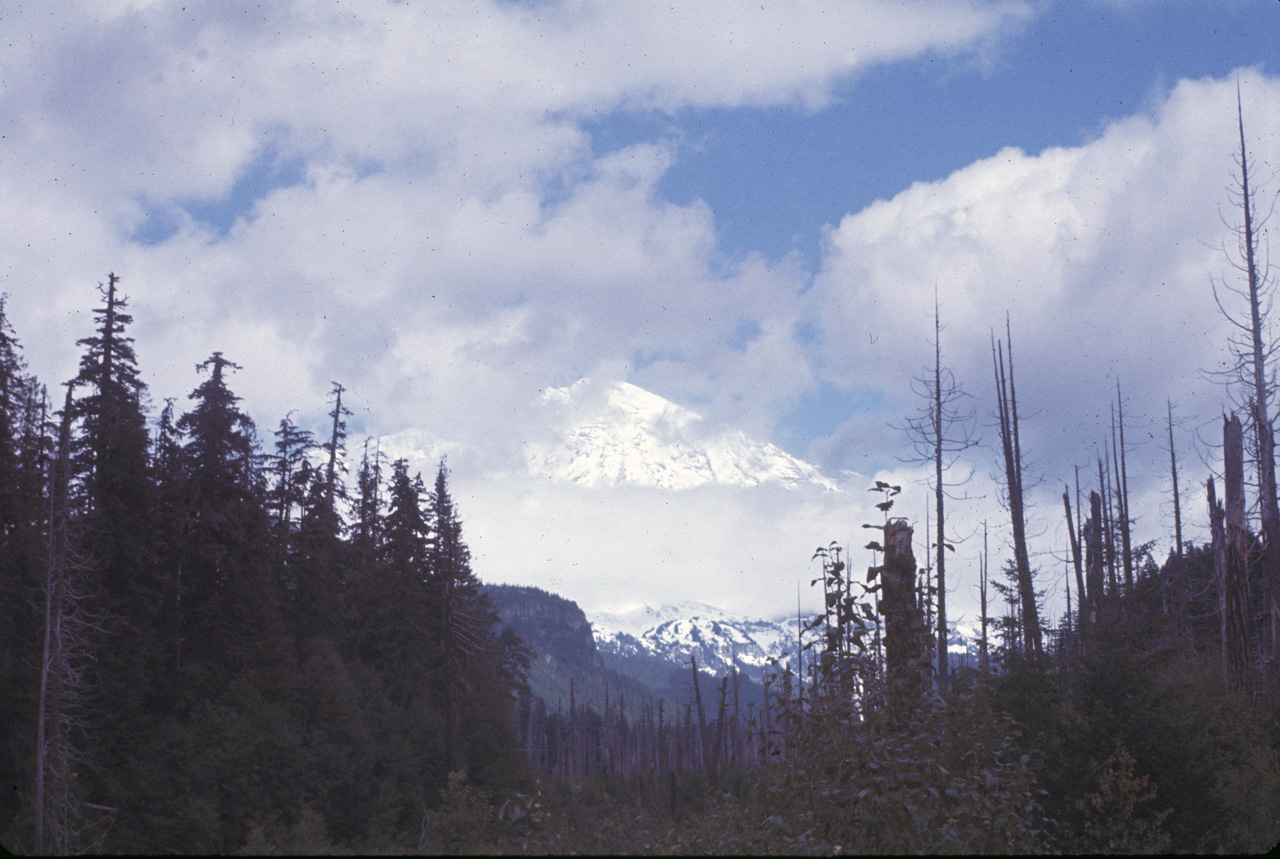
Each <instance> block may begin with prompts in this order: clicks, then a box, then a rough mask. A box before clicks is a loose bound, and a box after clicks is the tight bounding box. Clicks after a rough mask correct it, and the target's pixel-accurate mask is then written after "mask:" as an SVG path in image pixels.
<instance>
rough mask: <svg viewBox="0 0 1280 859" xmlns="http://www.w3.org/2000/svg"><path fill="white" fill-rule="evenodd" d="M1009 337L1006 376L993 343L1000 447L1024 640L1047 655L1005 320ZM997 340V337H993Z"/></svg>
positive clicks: (1001, 356)
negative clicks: (1030, 542)
mask: <svg viewBox="0 0 1280 859" xmlns="http://www.w3.org/2000/svg"><path fill="white" fill-rule="evenodd" d="M1005 338H1006V340H1007V342H1008V349H1009V368H1008V373H1007V375H1006V372H1005V365H1004V344H997V343H996V342H992V344H991V357H992V363H993V364H994V365H995V375H996V400H997V403H998V406H999V417H1000V444H1001V448H1002V449H1003V452H1004V472H1005V489H1006V491H1007V493H1008V502H1009V516H1010V519H1011V520H1012V525H1013V560H1014V567H1015V570H1016V575H1017V580H1018V597H1019V603H1020V605H1021V618H1020V622H1021V627H1022V640H1023V641H1024V642H1026V643H1027V651H1028V653H1030V654H1032V655H1033V656H1036V657H1039V656H1041V655H1042V654H1043V652H1044V651H1043V645H1042V643H1041V641H1040V617H1039V614H1038V613H1037V611H1036V593H1035V584H1034V582H1033V580H1032V576H1031V559H1030V556H1029V555H1028V554H1027V526H1026V514H1025V511H1024V504H1023V493H1022V446H1021V444H1020V443H1019V440H1018V392H1017V387H1016V385H1015V384H1014V376H1013V335H1012V333H1011V332H1010V330H1009V320H1008V317H1006V318H1005ZM992 340H993V341H994V338H992Z"/></svg>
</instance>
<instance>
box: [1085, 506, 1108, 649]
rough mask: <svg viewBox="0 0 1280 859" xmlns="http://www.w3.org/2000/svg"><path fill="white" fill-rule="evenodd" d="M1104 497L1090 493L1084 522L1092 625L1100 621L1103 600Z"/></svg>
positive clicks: (1087, 602) (1087, 617)
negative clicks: (1100, 605) (1087, 516)
mask: <svg viewBox="0 0 1280 859" xmlns="http://www.w3.org/2000/svg"><path fill="white" fill-rule="evenodd" d="M1102 539H1103V525H1102V497H1101V496H1100V495H1098V493H1096V492H1090V493H1089V519H1088V520H1087V521H1086V522H1085V523H1084V540H1085V553H1084V557H1085V569H1086V571H1087V574H1086V578H1085V582H1086V585H1087V591H1086V593H1085V600H1084V601H1085V604H1086V605H1087V607H1088V610H1087V612H1086V613H1085V617H1086V619H1087V620H1088V623H1089V625H1090V626H1093V625H1095V624H1097V622H1098V604H1099V603H1100V602H1101V601H1102V580H1103V561H1104V555H1105V552H1104V550H1103V546H1102Z"/></svg>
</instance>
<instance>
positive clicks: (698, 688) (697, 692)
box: [689, 655, 707, 769]
mask: <svg viewBox="0 0 1280 859" xmlns="http://www.w3.org/2000/svg"><path fill="white" fill-rule="evenodd" d="M689 663H690V665H692V667H693V694H694V696H695V697H696V699H697V702H698V728H697V731H698V734H697V742H696V745H695V747H694V748H695V749H696V750H697V756H698V768H699V769H704V768H705V767H706V765H707V756H706V749H705V748H704V747H703V737H704V735H705V734H706V730H707V717H706V714H705V713H704V711H703V709H702V685H701V684H700V683H699V682H698V658H697V657H696V656H693V655H690V656H689Z"/></svg>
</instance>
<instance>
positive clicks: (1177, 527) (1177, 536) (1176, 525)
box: [1168, 401, 1182, 558]
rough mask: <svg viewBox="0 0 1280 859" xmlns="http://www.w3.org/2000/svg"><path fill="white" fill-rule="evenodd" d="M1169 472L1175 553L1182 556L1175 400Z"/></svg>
mask: <svg viewBox="0 0 1280 859" xmlns="http://www.w3.org/2000/svg"><path fill="white" fill-rule="evenodd" d="M1168 405H1169V473H1170V474H1171V475H1172V476H1173V553H1174V555H1176V556H1177V557H1179V558H1181V557H1182V502H1181V501H1180V499H1179V497H1178V455H1177V453H1176V452H1175V451H1174V448H1173V402H1172V401H1169V404H1168Z"/></svg>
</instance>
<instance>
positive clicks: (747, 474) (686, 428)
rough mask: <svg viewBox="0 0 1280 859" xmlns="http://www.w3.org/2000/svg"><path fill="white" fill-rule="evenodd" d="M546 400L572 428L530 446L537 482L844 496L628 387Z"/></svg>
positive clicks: (767, 451)
mask: <svg viewBox="0 0 1280 859" xmlns="http://www.w3.org/2000/svg"><path fill="white" fill-rule="evenodd" d="M600 393H603V396H600V395H599V394H600ZM542 398H543V401H544V402H545V403H547V404H548V405H549V406H553V407H558V408H561V409H563V410H564V411H565V418H566V423H567V427H566V429H565V430H564V432H563V433H562V435H561V437H560V438H559V439H558V440H557V441H556V442H553V443H551V444H532V443H531V444H529V445H526V448H525V454H526V458H527V460H528V464H529V470H530V471H531V472H532V473H534V474H536V475H539V476H543V477H550V478H553V479H557V480H563V481H568V482H574V483H581V484H584V485H587V486H613V485H618V484H633V485H640V486H653V487H657V488H660V489H688V488H692V487H695V486H702V485H705V484H722V485H731V486H759V485H761V484H766V483H775V484H780V485H782V486H785V487H787V488H792V489H794V488H798V487H800V486H803V485H816V486H819V487H822V488H823V489H827V490H831V491H838V489H837V487H836V485H835V484H834V483H832V482H831V481H830V480H828V479H827V478H826V477H824V476H823V475H822V474H821V473H820V472H819V471H818V470H817V468H815V467H814V466H813V465H811V464H809V463H807V462H804V461H803V460H800V459H797V458H795V457H793V456H791V455H790V454H788V453H786V452H785V451H783V450H781V449H779V448H778V447H776V446H774V445H772V444H769V443H768V442H762V441H758V440H756V439H752V438H751V437H749V436H748V435H747V434H746V433H744V432H741V431H740V430H719V431H717V430H714V429H712V428H709V427H707V426H706V425H705V423H704V422H703V420H702V417H701V416H700V415H698V414H696V413H695V412H692V411H690V410H689V409H686V408H684V407H682V406H679V405H677V404H675V403H673V402H671V401H670V400H667V399H664V398H663V397H660V396H658V395H657V394H654V393H652V392H650V391H646V390H644V389H643V388H640V387H637V386H636V385H633V384H630V383H629V382H614V383H611V384H607V385H606V386H604V388H603V391H601V389H600V387H599V386H596V385H592V384H591V383H590V382H589V380H586V379H583V380H580V381H578V382H575V383H574V384H573V385H570V386H568V387H564V388H551V389H548V390H547V391H545V392H544V393H543V397H542Z"/></svg>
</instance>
